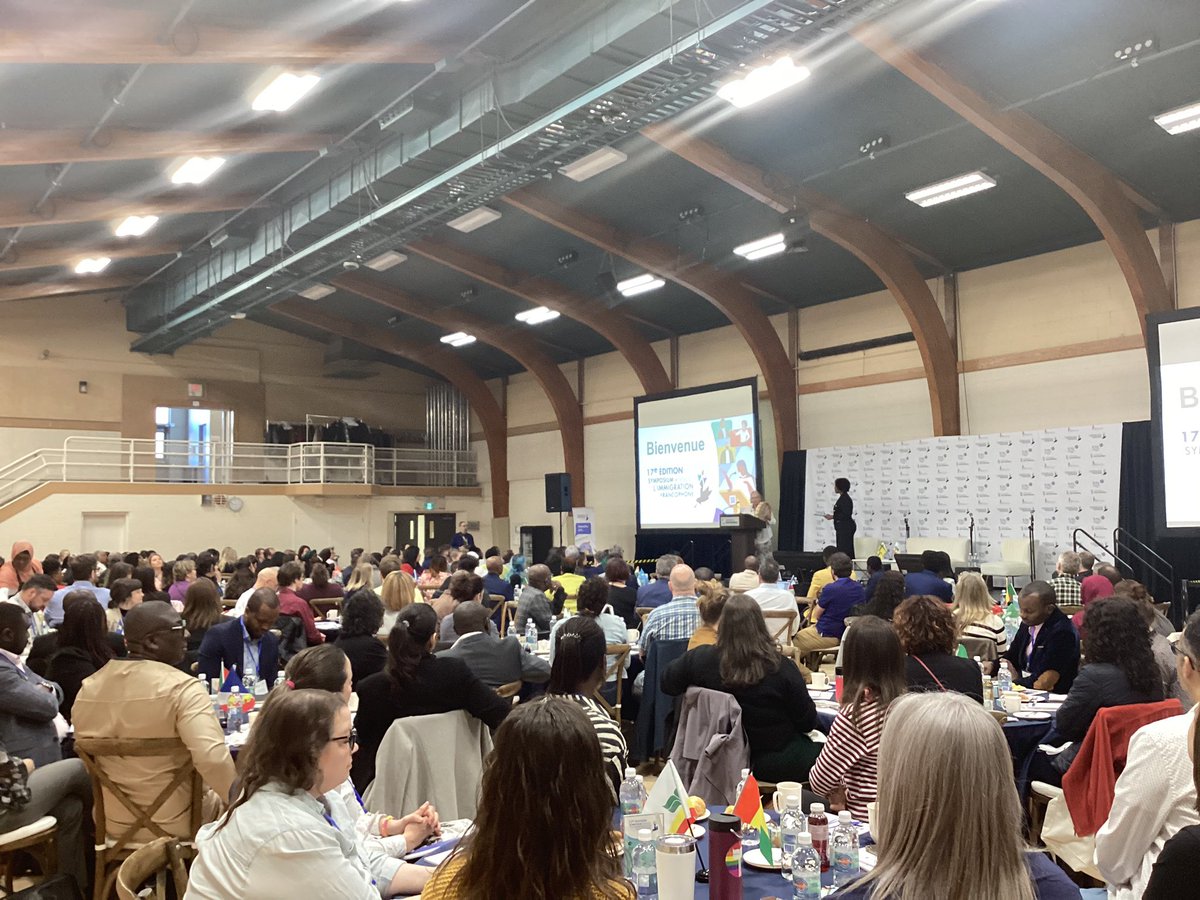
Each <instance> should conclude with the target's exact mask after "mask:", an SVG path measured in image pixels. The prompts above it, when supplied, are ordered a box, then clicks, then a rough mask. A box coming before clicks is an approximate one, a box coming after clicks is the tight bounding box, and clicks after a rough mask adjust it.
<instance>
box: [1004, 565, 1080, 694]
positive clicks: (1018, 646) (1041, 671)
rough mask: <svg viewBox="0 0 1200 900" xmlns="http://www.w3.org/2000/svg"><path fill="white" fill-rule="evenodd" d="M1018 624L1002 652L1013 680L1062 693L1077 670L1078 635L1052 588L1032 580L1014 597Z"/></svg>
mask: <svg viewBox="0 0 1200 900" xmlns="http://www.w3.org/2000/svg"><path fill="white" fill-rule="evenodd" d="M1017 603H1018V605H1019V606H1020V610H1021V627H1020V628H1019V629H1018V630H1017V634H1016V636H1015V637H1014V638H1013V640H1012V643H1011V644H1010V645H1009V648H1008V650H1007V651H1006V652H1005V654H1004V661H1005V664H1006V665H1007V666H1008V668H1009V670H1010V671H1011V673H1012V676H1013V681H1014V682H1016V683H1017V684H1020V685H1023V686H1025V687H1031V688H1035V689H1037V690H1039V691H1054V692H1056V693H1059V694H1065V693H1067V692H1068V691H1069V690H1071V683H1072V682H1073V681H1074V680H1075V675H1076V674H1077V673H1078V672H1079V636H1078V635H1077V634H1076V633H1075V626H1074V625H1072V624H1071V620H1070V619H1068V618H1067V617H1066V616H1065V615H1064V614H1063V611H1062V610H1061V609H1059V608H1058V605H1057V604H1056V602H1055V597H1054V588H1053V587H1052V586H1051V585H1050V584H1049V583H1047V582H1045V581H1033V582H1030V583H1029V584H1027V585H1026V586H1025V587H1024V588H1022V589H1021V596H1020V597H1019V598H1018V600H1017Z"/></svg>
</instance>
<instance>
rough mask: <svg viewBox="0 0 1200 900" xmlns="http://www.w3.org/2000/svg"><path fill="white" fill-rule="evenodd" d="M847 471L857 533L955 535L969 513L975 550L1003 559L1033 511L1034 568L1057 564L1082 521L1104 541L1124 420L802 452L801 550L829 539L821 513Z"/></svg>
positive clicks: (962, 531) (1108, 539)
mask: <svg viewBox="0 0 1200 900" xmlns="http://www.w3.org/2000/svg"><path fill="white" fill-rule="evenodd" d="M842 477H844V478H849V479H850V482H851V491H850V494H851V496H852V497H853V498H854V517H855V520H856V522H857V523H858V531H857V534H856V537H859V538H865V537H873V538H879V539H881V540H883V541H884V542H886V543H887V545H888V546H889V547H893V546H894V545H896V544H900V546H901V547H903V546H904V544H903V542H904V517H905V516H906V515H907V516H908V524H909V529H910V532H911V536H912V537H961V538H965V537H967V535H968V534H969V524H970V518H971V514H972V513H974V515H975V552H976V553H977V554H978V555H979V558H980V560H982V561H984V562H987V561H991V560H999V559H1000V548H1001V542H1002V541H1003V540H1005V539H1008V538H1023V537H1026V536H1027V534H1028V527H1029V515H1030V513H1032V514H1033V524H1034V538H1035V540H1036V547H1037V560H1036V564H1037V565H1036V571H1037V572H1038V573H1039V574H1040V575H1042V576H1043V577H1045V576H1047V575H1049V574H1050V573H1051V572H1052V571H1053V569H1054V563H1055V561H1056V559H1057V557H1058V554H1059V553H1060V552H1062V551H1063V550H1069V549H1071V533H1072V531H1073V530H1074V529H1075V528H1083V529H1084V530H1086V531H1088V532H1089V533H1090V534H1093V535H1095V536H1096V537H1097V538H1098V539H1099V540H1101V541H1102V542H1103V543H1105V544H1111V543H1112V532H1113V529H1114V528H1116V526H1117V516H1118V508H1119V500H1120V496H1119V494H1120V481H1121V426H1120V425H1092V426H1080V427H1073V428H1056V429H1051V430H1047V431H1021V432H1011V433H1009V432H1006V433H1001V434H977V435H964V436H957V437H940V438H923V439H921V440H916V441H903V442H896V443H887V444H865V445H862V446H858V447H822V448H817V449H812V450H809V451H808V457H807V467H806V472H805V492H804V549H806V550H820V549H821V548H822V547H824V546H825V545H826V544H831V543H834V541H833V526H832V524H831V523H828V522H826V521H824V520H822V519H820V518H819V517H820V515H821V514H822V513H826V512H829V511H830V510H832V509H833V502H834V499H835V498H834V494H833V481H834V479H835V478H842Z"/></svg>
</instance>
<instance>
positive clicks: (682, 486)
mask: <svg viewBox="0 0 1200 900" xmlns="http://www.w3.org/2000/svg"><path fill="white" fill-rule="evenodd" d="M757 397H758V394H757V388H756V382H754V381H748V382H736V383H733V384H723V385H714V386H712V387H710V388H701V389H697V390H690V391H686V392H676V393H674V394H669V395H659V396H655V397H651V398H639V399H638V400H637V401H635V422H636V428H635V440H636V443H637V447H636V459H637V467H638V524H639V527H641V528H716V527H717V524H718V520H719V519H720V516H721V515H722V514H728V513H737V512H744V513H749V512H751V511H752V510H753V506H752V504H751V502H750V495H751V493H753V492H754V491H756V490H758V474H759V469H760V449H759V441H758V402H757Z"/></svg>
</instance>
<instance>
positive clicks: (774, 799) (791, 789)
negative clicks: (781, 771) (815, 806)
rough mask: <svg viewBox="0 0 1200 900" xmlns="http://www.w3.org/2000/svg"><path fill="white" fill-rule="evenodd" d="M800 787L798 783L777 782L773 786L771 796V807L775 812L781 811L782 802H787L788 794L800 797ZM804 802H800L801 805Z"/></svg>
mask: <svg viewBox="0 0 1200 900" xmlns="http://www.w3.org/2000/svg"><path fill="white" fill-rule="evenodd" d="M801 789H802V786H801V784H800V782H798V781H779V782H776V784H775V792H774V793H773V794H771V806H772V807H774V809H775V812H782V811H783V802H784V801H785V800H787V798H788V795H789V794H795V795H796V796H797V797H802V796H803V794H802V793H801ZM803 802H804V801H803V800H801V803H803Z"/></svg>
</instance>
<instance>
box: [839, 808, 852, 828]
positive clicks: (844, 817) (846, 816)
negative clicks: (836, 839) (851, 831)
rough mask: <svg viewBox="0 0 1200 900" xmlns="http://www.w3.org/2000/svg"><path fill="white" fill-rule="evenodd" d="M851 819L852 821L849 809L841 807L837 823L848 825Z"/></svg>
mask: <svg viewBox="0 0 1200 900" xmlns="http://www.w3.org/2000/svg"><path fill="white" fill-rule="evenodd" d="M851 821H853V820H852V819H851V816H850V810H848V809H843V810H842V811H841V812H840V813H838V824H839V825H849V824H850V822H851Z"/></svg>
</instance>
